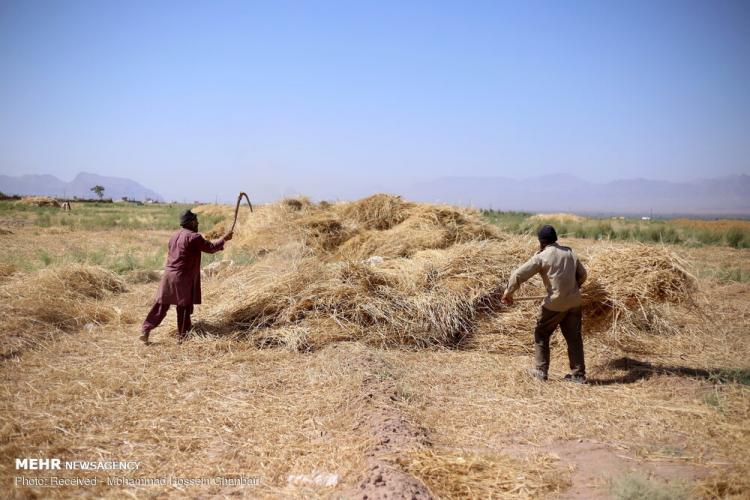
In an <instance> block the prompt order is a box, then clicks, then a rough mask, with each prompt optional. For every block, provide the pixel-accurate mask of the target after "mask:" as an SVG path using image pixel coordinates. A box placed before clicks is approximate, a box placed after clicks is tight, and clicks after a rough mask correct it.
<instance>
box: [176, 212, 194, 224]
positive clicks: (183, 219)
mask: <svg viewBox="0 0 750 500" xmlns="http://www.w3.org/2000/svg"><path fill="white" fill-rule="evenodd" d="M196 219H198V216H197V215H195V214H194V213H193V212H191V211H190V210H185V211H184V212H182V213H181V214H180V225H181V226H185V225H187V224H189V223H190V221H194V220H196Z"/></svg>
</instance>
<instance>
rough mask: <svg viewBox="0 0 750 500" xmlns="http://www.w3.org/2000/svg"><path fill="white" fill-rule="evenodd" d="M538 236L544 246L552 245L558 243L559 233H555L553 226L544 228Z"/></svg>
mask: <svg viewBox="0 0 750 500" xmlns="http://www.w3.org/2000/svg"><path fill="white" fill-rule="evenodd" d="M537 236H538V237H539V242H540V243H544V244H547V245H549V244H551V243H554V242H556V241H557V233H556V232H555V228H554V227H552V226H549V225H547V226H542V228H541V229H540V230H539V233H537Z"/></svg>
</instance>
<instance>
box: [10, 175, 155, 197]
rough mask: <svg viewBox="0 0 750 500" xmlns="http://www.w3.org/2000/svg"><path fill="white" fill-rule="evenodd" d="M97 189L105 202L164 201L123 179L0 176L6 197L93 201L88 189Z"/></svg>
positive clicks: (93, 195) (105, 177)
mask: <svg viewBox="0 0 750 500" xmlns="http://www.w3.org/2000/svg"><path fill="white" fill-rule="evenodd" d="M97 185H98V186H103V187H104V193H103V195H104V197H105V198H112V199H113V200H119V199H121V198H122V197H127V198H129V199H133V200H145V199H146V198H150V199H152V200H158V201H164V199H163V198H162V196H161V195H160V194H159V193H157V192H156V191H153V190H151V189H148V188H146V187H144V186H143V185H141V184H139V183H137V182H135V181H133V180H131V179H126V178H123V177H109V176H104V175H97V174H90V173H87V172H81V173H80V174H78V175H76V177H75V179H73V180H72V181H70V182H65V181H63V180H60V179H58V178H57V177H55V176H54V175H22V176H20V177H11V176H8V175H0V191H1V192H3V193H5V194H8V195H12V194H18V195H22V196H26V195H39V196H56V197H58V198H73V197H78V198H95V197H96V195H95V194H94V193H93V192H92V191H91V188H92V187H94V186H97Z"/></svg>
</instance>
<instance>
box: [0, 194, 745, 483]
mask: <svg viewBox="0 0 750 500" xmlns="http://www.w3.org/2000/svg"><path fill="white" fill-rule="evenodd" d="M105 208H106V207H104V208H102V207H97V206H93V205H92V206H90V207H89V206H86V207H84V206H74V207H73V215H72V217H78V219H75V220H76V221H78V222H76V223H70V221H68V222H61V221H65V220H66V219H64V218H63V217H64V215H61V214H60V213H59V212H56V211H54V210H55V209H54V208H47V209H43V208H39V209H35V210H15V209H14V208H13V206H10V205H5V206H3V207H2V211H0V228H2V229H3V230H2V231H0V233H2V234H0V241H1V242H2V245H3V257H2V261H0V301H1V303H0V304H1V305H0V333H1V334H2V336H3V351H2V368H1V369H2V371H3V381H4V383H3V385H2V389H1V390H2V403H0V405H2V406H0V474H1V475H2V481H3V485H2V490H3V491H4V492H5V494H4V496H10V497H11V498H45V497H70V496H84V497H87V496H88V497H113V498H126V497H136V498H171V497H180V498H182V497H194V498H209V497H219V498H221V497H226V496H248V497H262V498H266V497H271V498H287V497H297V498H299V497H334V498H364V497H365V496H366V497H367V498H386V497H387V498H430V497H435V498H491V497H495V498H525V497H531V498H746V497H747V495H748V491H750V481H748V479H747V477H748V473H749V472H750V465H749V464H748V458H749V456H750V454H748V451H747V450H748V449H749V448H750V424H749V423H748V417H750V391H749V390H748V384H750V365H749V364H748V353H749V352H750V341H749V340H748V335H747V332H748V330H749V327H750V310H749V307H750V300H749V299H750V293H749V292H750V284H749V283H748V282H747V278H746V276H747V272H748V270H749V269H748V268H749V267H750V250H748V249H745V248H733V247H731V246H722V245H700V246H695V247H692V246H687V245H665V244H661V243H649V244H644V243H639V242H630V241H618V242H613V241H606V240H604V241H603V240H593V239H577V238H564V239H563V240H562V241H561V242H562V243H563V244H568V245H569V246H571V247H573V249H574V250H575V251H576V252H577V253H578V254H579V255H580V256H581V258H582V259H583V261H584V262H585V263H586V265H587V267H588V269H589V276H590V279H589V281H588V283H587V284H586V285H585V286H584V290H583V291H584V295H585V307H586V315H585V318H584V342H585V349H586V356H587V367H588V375H589V378H590V382H591V383H590V384H588V385H584V386H580V385H575V384H569V383H565V382H563V381H562V380H561V379H562V377H563V375H564V374H565V373H566V364H567V359H566V355H565V344H564V342H563V341H562V339H561V336H560V334H559V332H558V333H557V334H555V337H554V338H555V342H554V347H553V355H552V356H553V365H552V368H551V375H552V376H551V379H550V381H548V382H546V383H542V382H539V381H536V380H532V379H529V378H527V376H526V375H525V373H524V369H525V368H526V367H528V366H530V363H531V350H532V335H531V331H532V329H533V326H534V318H535V316H536V312H537V308H538V304H534V303H532V302H525V303H524V302H520V303H517V304H516V305H514V306H511V307H507V306H504V305H502V304H500V303H499V296H500V294H501V293H502V290H503V288H504V286H505V283H506V282H507V279H508V276H509V274H510V272H511V271H512V270H513V269H514V268H515V267H516V266H517V265H519V264H521V263H522V262H523V261H524V260H525V259H527V258H528V257H529V256H530V255H531V254H532V253H533V251H534V248H535V242H534V240H533V238H531V237H528V236H525V235H522V234H520V235H519V234H512V233H510V232H505V231H503V230H502V228H500V227H498V226H496V225H493V224H490V223H489V222H488V220H487V219H486V218H483V217H482V216H481V214H479V213H478V212H475V211H471V210H467V209H461V208H457V207H448V206H433V205H425V204H415V203H410V202H407V201H404V200H402V199H400V198H398V197H395V196H387V195H376V196H373V197H370V198H366V199H364V200H359V201H357V202H353V203H336V204H329V203H325V202H323V203H311V202H309V201H308V200H306V199H292V200H282V201H280V202H278V203H275V204H271V205H266V206H262V207H257V209H256V211H255V212H254V213H252V214H250V213H249V212H247V213H246V212H244V211H243V212H241V215H240V222H239V223H238V226H237V229H236V231H235V238H234V240H233V241H231V242H230V243H229V244H227V251H226V252H225V253H223V254H218V255H216V256H212V258H206V257H207V256H204V264H209V263H211V262H213V261H217V260H220V259H226V260H231V261H232V262H233V265H231V266H225V267H223V268H221V270H220V271H219V272H218V274H216V275H214V276H210V277H209V276H207V277H206V278H204V282H203V289H204V300H203V304H202V305H200V306H197V307H196V313H195V315H194V322H195V323H196V328H195V332H194V333H193V336H192V337H191V339H190V340H189V341H188V342H187V343H185V344H183V345H178V344H177V342H176V339H175V336H174V334H175V330H176V328H175V319H174V312H170V314H169V315H168V317H167V321H165V324H164V325H163V326H162V327H160V328H159V329H157V330H155V331H154V332H153V333H152V337H153V339H152V340H153V343H152V344H151V345H149V346H145V345H143V344H141V343H139V342H138V340H137V337H138V333H139V325H140V322H141V321H142V319H143V318H144V316H145V314H146V312H147V311H148V309H149V307H150V300H151V298H152V296H153V294H154V292H155V290H156V287H157V280H158V273H157V272H156V271H157V270H158V268H159V267H160V265H161V260H162V259H163V256H164V253H165V250H166V242H167V240H168V238H169V235H170V234H171V229H170V228H169V226H168V222H163V221H165V220H166V219H165V217H166V216H167V215H169V216H171V215H173V214H174V213H176V212H177V211H178V210H177V208H178V207H129V208H126V209H122V210H121V211H120V212H116V213H114V215H113V212H112V210H111V209H108V208H107V213H106V215H98V214H101V213H103V212H104V210H105ZM43 210H49V212H44V211H43ZM243 210H244V209H243ZM86 211H88V212H86ZM139 211H140V212H139ZM196 211H197V212H199V213H200V214H201V215H200V217H201V221H202V225H201V231H206V232H220V230H221V227H216V228H212V226H213V225H214V223H216V224H217V226H221V225H222V224H224V225H226V223H227V219H228V218H231V212H232V211H233V207H228V206H202V207H199V208H197V209H196ZM81 213H84V214H85V216H82V215H79V214H81ZM165 214H166V215H165ZM45 215H46V216H45ZM122 221H127V223H123V222H122ZM230 223H231V221H230ZM727 266H731V268H732V269H735V268H736V269H738V270H739V272H738V273H729V274H727V273H724V272H720V271H721V270H722V269H726V268H727ZM714 271H715V272H714ZM743 273H744V275H743ZM743 276H745V278H743ZM540 290H541V283H540V282H539V281H538V280H532V281H531V282H530V283H529V284H526V285H524V287H523V288H522V290H521V292H520V293H519V294H518V295H519V296H520V295H536V294H539V293H540ZM25 457H28V458H60V459H62V460H63V461H65V460H80V461H109V460H111V461H132V462H137V463H138V464H139V465H138V468H137V469H136V470H118V471H81V470H61V471H51V470H42V471H28V470H27V471H19V470H16V462H15V460H16V459H17V458H25ZM19 476H27V477H32V476H33V477H40V478H43V479H49V478H50V477H52V476H57V477H64V478H69V479H70V483H71V484H70V485H66V486H56V487H49V486H48V485H46V484H43V485H33V484H23V483H21V484H19V481H18V480H17V478H18V477H19ZM115 476H116V477H118V478H120V480H121V482H122V483H123V484H108V483H107V478H108V477H115ZM92 478H97V481H96V484H81V483H83V480H84V479H87V480H89V482H90V483H91V482H92ZM162 478H166V482H162V481H152V482H151V483H150V484H149V482H148V481H146V479H159V480H161V479H162ZM243 478H244V479H245V480H247V479H248V478H249V479H251V480H252V481H251V484H248V483H247V481H246V482H245V484H242V481H241V480H242V479H243ZM233 480H234V481H233ZM386 495H387V496H386Z"/></svg>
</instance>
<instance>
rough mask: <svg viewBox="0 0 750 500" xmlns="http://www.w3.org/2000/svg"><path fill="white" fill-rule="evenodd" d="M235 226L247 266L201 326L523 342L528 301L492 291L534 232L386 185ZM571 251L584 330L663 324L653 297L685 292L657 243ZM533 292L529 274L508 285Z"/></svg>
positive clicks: (304, 335) (280, 333)
mask: <svg viewBox="0 0 750 500" xmlns="http://www.w3.org/2000/svg"><path fill="white" fill-rule="evenodd" d="M238 228H239V229H238V231H237V232H238V236H237V238H236V241H235V242H233V243H236V244H233V245H231V246H230V250H229V252H230V255H231V253H232V252H245V253H250V254H251V256H252V257H253V258H254V259H255V263H254V264H252V265H250V266H240V267H238V268H237V269H236V270H235V271H234V272H233V274H232V276H231V277H229V278H228V279H226V280H222V281H220V282H219V283H217V284H216V285H214V286H213V287H211V288H210V289H209V290H207V292H206V293H207V298H206V300H205V303H206V304H208V305H209V306H208V307H209V309H208V310H207V312H206V313H205V315H204V316H203V317H202V318H201V322H200V323H199V328H200V329H202V330H203V331H205V332H208V333H222V334H224V333H230V332H231V333H233V334H235V335H240V336H243V337H249V338H251V339H253V340H254V341H255V342H256V343H257V344H258V345H259V346H285V347H287V348H290V349H294V350H307V349H311V348H318V347H320V346H322V345H325V344H327V343H330V342H333V341H337V340H342V339H358V340H362V341H364V342H366V343H369V344H372V345H408V346H418V347H425V346H431V345H443V346H451V345H457V344H461V345H466V346H475V347H477V346H479V345H481V344H482V342H484V341H486V340H487V337H488V336H492V339H493V340H492V342H493V343H495V344H497V342H498V341H499V340H502V341H503V342H504V343H505V344H506V346H520V345H523V346H526V345H527V344H528V338H527V337H528V331H529V329H530V328H532V327H533V324H534V321H535V317H536V315H537V313H538V303H533V302H525V303H519V304H517V305H515V306H513V307H505V306H502V305H501V304H500V303H499V298H500V296H501V295H502V292H503V290H504V288H505V286H506V284H507V281H508V278H509V277H510V274H511V272H512V271H513V270H514V269H515V268H516V267H517V266H518V265H520V264H521V263H523V262H524V261H526V260H527V259H528V258H529V257H530V256H531V255H532V254H533V252H534V251H535V249H536V242H535V241H533V240H532V239H529V238H524V237H513V236H509V235H502V234H500V233H499V232H498V231H497V230H496V228H495V227H493V226H490V225H488V224H486V223H484V222H482V221H481V219H480V218H479V217H478V216H477V214H476V213H475V212H472V211H470V210H462V209H457V208H452V207H443V206H433V205H421V204H414V203H408V202H404V201H403V200H401V198H400V197H397V196H390V195H375V196H371V197H369V198H365V199H363V200H360V201H357V202H354V203H350V204H338V205H326V206H324V207H321V206H316V205H314V204H312V203H309V201H305V202H301V201H300V203H299V204H297V203H290V201H289V200H283V201H282V202H280V203H277V204H273V205H268V206H264V207H261V208H260V209H259V210H257V211H256V212H255V213H254V214H253V215H252V216H250V217H248V218H247V219H245V220H244V221H243V222H242V223H241V224H240V226H238ZM583 259H584V261H587V260H588V261H589V263H588V266H589V276H590V279H589V281H588V282H587V283H586V285H585V286H584V289H583V295H584V305H585V310H586V330H587V331H588V332H591V333H601V332H607V331H610V330H616V329H618V328H620V329H622V328H625V329H626V330H628V331H629V332H630V333H633V332H636V331H637V330H645V331H648V332H651V333H664V332H667V331H669V322H667V321H665V320H664V318H663V316H664V315H663V314H662V313H661V311H660V310H659V309H658V307H657V306H658V304H661V303H670V304H679V303H683V302H686V301H690V299H691V296H692V293H693V291H694V287H695V284H694V280H693V279H692V277H690V276H689V275H688V274H687V273H686V272H685V271H684V270H683V267H682V265H681V263H680V262H679V261H678V260H677V259H676V257H675V256H673V255H672V254H671V253H670V252H669V251H667V250H666V248H665V247H655V246H645V245H640V246H635V247H634V246H633V245H621V246H616V245H610V246H602V247H598V248H597V250H596V251H595V252H593V253H592V254H591V255H589V256H587V257H586V256H583ZM543 293H544V288H543V286H542V285H541V280H539V279H538V278H537V279H535V280H532V281H531V282H530V284H526V285H524V289H523V290H522V291H521V292H520V293H519V295H527V294H528V295H532V294H533V295H537V294H543ZM204 310H205V309H204ZM621 327H622V328H621ZM626 327H627V328H626ZM618 331H619V330H618ZM483 336H484V340H480V341H479V342H478V343H477V341H476V339H474V337H478V338H481V337H483Z"/></svg>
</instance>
